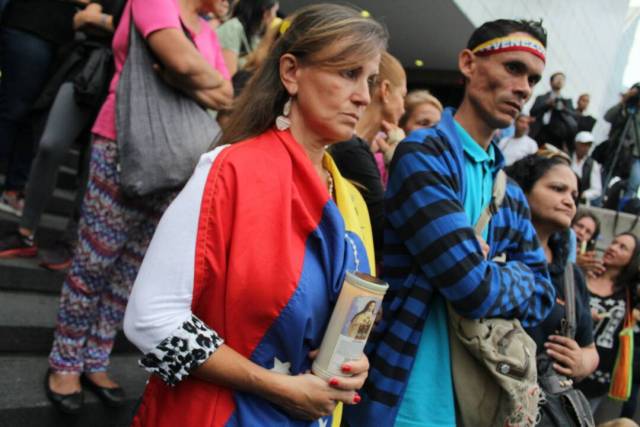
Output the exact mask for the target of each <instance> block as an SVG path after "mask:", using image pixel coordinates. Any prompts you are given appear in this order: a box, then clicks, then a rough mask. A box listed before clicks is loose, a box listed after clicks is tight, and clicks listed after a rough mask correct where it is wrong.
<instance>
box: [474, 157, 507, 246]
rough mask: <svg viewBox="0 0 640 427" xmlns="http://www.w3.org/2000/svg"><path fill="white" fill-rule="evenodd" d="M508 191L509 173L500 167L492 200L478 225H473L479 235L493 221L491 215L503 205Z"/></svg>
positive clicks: (494, 181)
mask: <svg viewBox="0 0 640 427" xmlns="http://www.w3.org/2000/svg"><path fill="white" fill-rule="evenodd" d="M506 191H507V174H506V173H505V172H504V171H503V170H502V169H500V170H499V171H498V173H497V174H496V177H495V179H494V180H493V194H492V196H491V201H490V202H489V204H488V205H487V207H485V208H484V210H483V211H482V213H481V214H480V217H479V218H478V221H476V225H475V226H474V227H473V229H474V231H475V232H476V234H477V235H479V236H480V235H482V231H483V230H484V229H485V227H486V226H487V225H488V224H489V221H491V217H492V216H493V215H494V214H495V213H496V212H498V208H499V207H500V205H502V202H503V201H504V195H505V193H506Z"/></svg>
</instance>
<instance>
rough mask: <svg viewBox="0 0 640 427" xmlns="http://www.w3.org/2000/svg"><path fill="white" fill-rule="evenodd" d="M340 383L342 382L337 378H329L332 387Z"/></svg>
mask: <svg viewBox="0 0 640 427" xmlns="http://www.w3.org/2000/svg"><path fill="white" fill-rule="evenodd" d="M338 384H340V382H339V381H338V380H337V379H335V378H331V379H330V380H329V385H330V386H332V387H335V386H337V385H338Z"/></svg>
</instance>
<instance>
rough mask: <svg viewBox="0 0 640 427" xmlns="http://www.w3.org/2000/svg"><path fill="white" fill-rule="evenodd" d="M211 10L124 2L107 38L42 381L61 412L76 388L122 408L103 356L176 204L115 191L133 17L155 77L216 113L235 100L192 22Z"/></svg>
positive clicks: (166, 1) (195, 1)
mask: <svg viewBox="0 0 640 427" xmlns="http://www.w3.org/2000/svg"><path fill="white" fill-rule="evenodd" d="M212 8H213V0H129V2H128V4H127V5H126V7H125V10H124V12H123V15H122V19H121V21H120V24H119V26H118V28H117V30H116V33H115V35H114V39H113V50H114V58H115V65H116V72H115V75H114V77H113V80H112V82H111V86H110V90H109V95H108V97H107V99H106V101H105V103H104V105H103V106H102V109H101V111H100V114H99V115H98V118H97V120H96V123H95V125H94V127H93V142H92V144H93V145H92V154H91V167H90V176H89V184H88V187H87V190H86V194H85V197H84V202H83V207H82V217H81V221H80V225H79V230H78V246H77V247H76V250H75V255H74V258H73V263H72V266H71V269H70V271H69V274H68V275H67V278H66V280H65V282H64V285H63V288H62V296H61V300H60V309H59V312H58V324H57V327H56V331H55V339H54V343H53V348H52V349H51V354H50V356H49V365H50V369H49V371H48V373H47V377H46V379H45V389H46V392H47V395H48V397H49V398H50V399H51V401H52V402H53V403H54V405H55V406H56V407H58V409H60V410H61V411H63V412H67V413H77V412H78V411H79V410H80V409H81V408H82V404H83V394H82V387H81V384H84V385H85V386H86V387H88V388H90V389H91V390H92V391H93V392H95V393H96V394H97V395H98V396H99V397H100V398H101V399H102V400H103V401H104V402H105V403H106V404H108V405H112V406H116V405H119V404H121V403H123V401H124V392H123V390H122V388H120V387H119V386H118V384H116V383H115V382H114V381H113V380H112V379H111V378H109V376H108V375H107V373H106V370H107V366H108V363H109V355H110V353H111V349H112V347H113V341H114V337H115V334H116V328H117V327H118V326H119V324H120V323H121V321H122V317H123V316H124V310H125V307H126V304H127V299H128V296H129V290H130V288H131V285H132V283H133V280H134V279H135V276H136V274H137V271H138V268H139V266H140V262H141V260H142V257H143V256H144V253H145V251H146V248H147V246H148V243H149V240H150V238H151V235H152V234H153V231H154V229H155V227H156V224H157V221H158V219H159V218H160V215H161V214H162V212H163V211H164V208H165V207H166V206H167V205H168V203H169V202H170V201H171V199H172V198H173V196H174V193H172V192H171V193H167V194H159V195H154V196H149V197H145V198H140V199H131V198H126V197H125V196H124V195H123V194H122V191H121V188H120V181H119V172H118V144H117V142H116V122H115V108H116V88H117V86H118V81H119V78H120V74H121V72H122V67H123V65H124V62H125V60H126V57H127V53H128V44H129V39H130V38H129V32H130V28H131V17H133V20H134V24H135V27H136V28H137V30H138V31H139V32H140V33H141V34H142V36H143V37H144V38H145V39H146V41H147V45H148V47H149V48H150V49H151V51H152V52H153V54H154V56H155V57H156V58H157V59H158V67H157V70H156V71H155V72H159V73H161V74H162V76H163V77H164V79H165V81H166V82H167V84H170V85H172V86H175V87H176V88H177V89H179V90H181V91H182V92H184V93H185V94H187V95H188V96H190V97H191V98H193V99H194V101H195V102H198V103H199V104H201V105H203V106H205V107H207V108H211V109H214V110H218V109H221V108H224V107H227V106H228V105H229V104H230V102H231V99H232V95H233V93H232V88H231V84H230V82H229V74H228V72H227V69H226V67H225V64H224V60H223V58H222V52H221V49H220V46H219V44H218V40H217V37H216V35H215V33H214V32H213V31H212V30H211V28H210V27H209V26H208V25H207V22H206V21H204V20H202V19H201V18H200V17H199V14H200V13H208V12H211V11H212ZM183 27H184V29H186V31H188V32H189V33H190V36H191V39H192V40H193V41H194V42H195V45H194V43H193V42H192V41H191V40H189V38H188V37H187V36H186V35H185V33H184V31H185V30H184V29H183ZM167 161H168V162H170V161H171V159H167Z"/></svg>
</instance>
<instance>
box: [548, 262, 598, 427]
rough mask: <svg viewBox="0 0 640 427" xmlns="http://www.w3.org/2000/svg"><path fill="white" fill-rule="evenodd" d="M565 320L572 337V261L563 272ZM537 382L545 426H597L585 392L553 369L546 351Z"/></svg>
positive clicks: (567, 333)
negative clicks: (541, 392)
mask: <svg viewBox="0 0 640 427" xmlns="http://www.w3.org/2000/svg"><path fill="white" fill-rule="evenodd" d="M564 297H565V298H564V299H565V313H566V314H565V319H563V321H562V328H561V329H562V330H561V334H562V335H564V336H566V337H569V338H571V339H573V337H574V336H575V330H576V295H575V281H574V276H573V264H572V263H571V262H568V263H567V267H566V268H565V272H564ZM536 362H537V365H538V383H539V384H540V388H541V389H542V391H543V396H542V398H541V399H540V421H539V422H538V423H537V424H536V425H537V426H542V427H595V425H596V424H595V421H594V419H593V414H592V413H591V406H589V401H588V400H587V398H586V397H585V395H584V394H583V393H582V391H580V390H578V389H575V388H573V380H572V379H571V378H568V377H566V376H564V375H561V374H559V373H558V372H556V370H555V369H554V368H553V363H554V361H553V360H552V359H551V358H550V357H549V356H547V355H546V354H541V355H539V356H538V357H537V360H536Z"/></svg>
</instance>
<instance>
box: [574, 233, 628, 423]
mask: <svg viewBox="0 0 640 427" xmlns="http://www.w3.org/2000/svg"><path fill="white" fill-rule="evenodd" d="M639 269H640V242H639V241H638V237H637V236H636V235H634V234H633V233H630V232H627V233H622V234H618V235H617V236H616V237H615V238H614V239H613V242H611V244H610V245H609V247H608V248H607V250H606V251H605V252H604V255H603V256H602V265H601V266H598V267H597V268H595V269H594V270H592V271H591V272H590V273H589V276H588V278H587V286H588V289H589V294H590V296H591V301H590V304H591V314H592V317H593V325H594V329H593V334H594V337H595V344H596V348H597V349H598V353H599V354H600V363H599V365H598V368H597V369H596V371H595V372H594V373H593V374H591V375H590V376H589V377H588V378H586V379H585V380H584V381H583V382H582V383H581V384H580V389H581V390H582V391H584V394H585V395H586V396H587V397H588V398H589V402H590V403H591V408H592V409H593V412H595V411H596V409H597V408H598V406H599V405H600V403H601V402H602V399H603V398H604V397H605V396H606V395H607V392H608V391H609V385H610V383H611V373H612V372H613V368H614V364H615V360H616V356H617V354H618V345H619V340H618V335H619V334H620V331H621V330H622V328H623V327H624V319H625V316H626V315H627V313H628V311H630V310H632V309H633V307H634V306H635V303H636V301H637V286H638V283H639V282H640V270H639Z"/></svg>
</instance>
